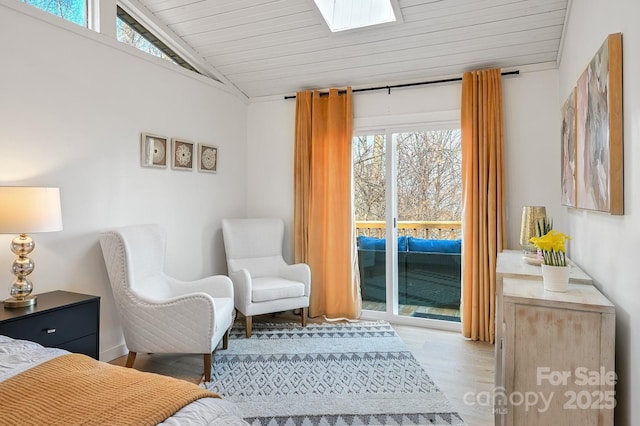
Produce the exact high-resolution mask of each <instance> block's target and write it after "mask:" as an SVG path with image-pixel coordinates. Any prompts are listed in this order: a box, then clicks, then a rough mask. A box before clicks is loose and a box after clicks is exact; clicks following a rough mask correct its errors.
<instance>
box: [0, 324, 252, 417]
mask: <svg viewBox="0 0 640 426" xmlns="http://www.w3.org/2000/svg"><path fill="white" fill-rule="evenodd" d="M68 353H69V352H67V351H65V350H63V349H55V348H45V347H43V346H41V345H39V344H37V343H35V342H30V341H26V340H15V339H12V338H10V337H7V336H2V335H0V382H2V381H4V380H7V379H8V378H10V377H13V376H15V375H16V374H20V373H21V372H23V371H25V370H28V369H29V368H32V367H35V366H36V365H38V364H41V363H43V362H45V361H48V360H50V359H53V358H55V357H58V356H60V355H64V354H68ZM248 424H249V423H247V422H245V421H244V420H242V416H241V413H240V411H239V410H238V408H237V406H236V405H235V404H233V403H232V402H229V401H226V400H224V399H220V398H202V399H199V400H197V401H194V402H192V403H191V404H188V405H186V406H185V407H183V408H182V409H180V410H179V411H177V412H176V413H175V414H174V415H173V416H171V417H169V418H168V419H167V420H165V421H164V422H162V423H160V425H162V426H203V425H206V426H246V425H248Z"/></svg>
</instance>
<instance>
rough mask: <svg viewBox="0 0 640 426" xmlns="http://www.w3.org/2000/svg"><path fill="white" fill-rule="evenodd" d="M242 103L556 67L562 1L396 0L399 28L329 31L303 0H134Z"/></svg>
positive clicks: (309, 2)
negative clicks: (483, 71)
mask: <svg viewBox="0 0 640 426" xmlns="http://www.w3.org/2000/svg"><path fill="white" fill-rule="evenodd" d="M142 3H143V5H144V6H145V7H146V8H147V9H149V11H150V12H151V13H153V15H154V16H155V18H156V19H157V20H159V21H161V22H163V23H164V24H166V25H167V26H168V27H169V28H170V29H171V30H172V31H173V32H174V33H175V34H176V35H177V36H178V37H180V38H181V39H182V40H183V41H184V42H186V43H187V44H188V45H189V46H190V47H192V48H193V49H194V50H195V51H196V52H197V53H198V55H200V56H201V57H202V58H203V59H204V60H206V61H207V62H208V63H209V64H211V65H212V66H213V67H214V68H215V69H216V70H217V71H218V72H219V73H221V74H222V75H224V77H225V78H226V79H227V80H228V81H230V82H231V83H232V84H234V85H235V86H236V87H237V88H238V89H239V90H240V91H242V92H243V93H244V94H245V95H246V96H247V97H249V98H254V97H261V96H269V95H288V94H294V93H295V92H296V91H298V90H303V89H314V88H328V87H344V86H347V85H351V86H353V87H365V86H367V85H387V84H395V83H406V82H416V81H422V80H428V79H433V78H440V77H446V76H453V75H455V76H459V75H460V74H461V73H462V72H464V71H468V70H471V69H479V68H487V67H500V68H513V67H518V66H523V65H530V64H540V63H545V64H553V65H555V63H556V60H557V56H558V50H559V48H560V46H561V38H562V34H563V26H564V22H565V15H566V12H567V3H568V0H398V4H399V8H400V10H401V14H402V22H399V23H394V24H387V25H384V26H378V27H369V28H366V29H360V30H354V31H346V32H339V33H333V34H332V33H331V32H330V31H329V29H328V28H327V26H326V24H325V22H324V20H323V19H322V16H321V15H320V13H319V12H318V11H317V10H316V9H315V5H314V4H313V1H312V0H142Z"/></svg>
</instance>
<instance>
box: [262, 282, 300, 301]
mask: <svg viewBox="0 0 640 426" xmlns="http://www.w3.org/2000/svg"><path fill="white" fill-rule="evenodd" d="M303 296H304V284H302V283H301V282H297V281H291V280H287V279H285V278H280V277H262V278H254V279H253V291H252V293H251V299H252V302H254V303H258V302H266V301H269V300H278V299H288V298H291V297H303Z"/></svg>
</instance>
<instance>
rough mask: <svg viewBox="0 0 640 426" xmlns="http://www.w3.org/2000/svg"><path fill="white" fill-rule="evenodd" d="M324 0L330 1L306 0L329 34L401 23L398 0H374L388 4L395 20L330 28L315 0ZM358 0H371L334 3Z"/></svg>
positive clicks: (366, 1)
mask: <svg viewBox="0 0 640 426" xmlns="http://www.w3.org/2000/svg"><path fill="white" fill-rule="evenodd" d="M324 1H330V0H308V2H309V3H310V5H311V7H312V9H313V11H314V13H315V14H316V15H317V16H318V18H319V19H320V20H321V21H322V26H323V27H324V28H325V29H326V30H327V32H328V33H329V34H331V35H338V34H342V33H347V34H348V33H353V32H358V31H363V30H371V29H378V28H381V27H385V26H389V25H397V24H401V23H403V22H404V21H403V19H402V13H401V12H400V6H399V5H398V0H376V1H385V2H387V3H388V4H389V6H390V10H391V11H392V12H393V14H394V16H395V20H393V21H381V22H378V23H370V24H365V25H360V26H347V27H338V28H332V27H331V24H330V23H329V20H328V19H327V18H325V16H324V14H323V12H322V10H321V6H319V5H318V3H317V2H324ZM358 1H362V2H363V3H365V4H366V3H369V2H371V1H373V0H336V1H335V3H338V4H340V5H344V4H345V3H346V2H351V3H353V2H358Z"/></svg>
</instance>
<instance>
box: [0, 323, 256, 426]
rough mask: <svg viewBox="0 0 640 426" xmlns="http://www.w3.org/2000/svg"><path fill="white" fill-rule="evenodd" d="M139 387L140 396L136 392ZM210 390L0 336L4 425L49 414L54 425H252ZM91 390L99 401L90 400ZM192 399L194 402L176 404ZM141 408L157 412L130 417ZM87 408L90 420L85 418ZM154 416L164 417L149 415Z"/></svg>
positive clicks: (0, 404) (30, 421) (1, 421)
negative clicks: (110, 402)
mask: <svg viewBox="0 0 640 426" xmlns="http://www.w3.org/2000/svg"><path fill="white" fill-rule="evenodd" d="M77 379H79V381H78V382H76V381H75V380H77ZM126 381H128V382H126ZM124 383H129V384H127V385H126V386H125V385H124ZM121 384H122V386H121V387H118V386H119V385H121ZM136 386H139V387H140V392H139V393H140V395H137V394H136V395H134V394H135V392H136V390H135V389H136ZM67 387H68V388H67ZM110 389H112V390H110ZM167 390H170V391H167ZM206 392H207V391H206V390H204V389H202V388H200V387H199V386H197V385H195V384H191V383H187V382H184V381H182V380H178V379H173V378H170V377H164V376H160V375H157V374H152V373H143V372H140V371H137V370H134V369H129V368H124V367H118V366H115V365H110V364H107V363H104V362H100V361H96V360H94V359H92V358H90V357H87V356H85V355H80V354H71V353H70V352H67V351H65V350H63V349H56V348H46V347H43V346H41V345H39V344H37V343H34V342H30V341H26V340H16V339H12V338H10V337H6V336H2V335H0V412H1V413H3V415H2V416H0V424H7V425H10V424H18V423H19V424H21V425H27V424H42V423H41V422H42V418H40V419H38V417H37V416H39V415H46V416H47V421H46V424H50V425H54V424H60V425H62V424H64V425H70V424H100V423H103V424H104V423H108V424H122V425H125V424H136V425H139V424H159V425H163V426H178V425H180V426H183V425H193V426H196V425H197V426H199V425H211V426H223V425H224V426H236V425H248V423H246V422H245V421H244V420H242V417H241V413H240V412H239V410H238V408H237V407H236V406H235V405H234V404H233V403H232V402H229V401H226V400H224V399H222V398H220V397H215V395H213V394H210V393H209V394H206ZM93 393H95V399H96V401H97V402H91V401H92V394H93ZM183 394H184V395H183ZM201 394H202V395H201ZM74 395H75V396H74ZM185 398H186V399H185ZM189 398H190V399H192V402H188V403H186V405H184V406H182V408H177V411H176V409H175V408H173V407H174V405H175V406H177V405H180V404H182V402H181V401H183V400H187V399H189ZM98 400H99V401H98ZM104 400H113V401H114V402H115V404H114V405H113V406H111V407H109V408H108V410H107V409H105V408H104V406H102V405H101V404H103V401H104ZM157 404H159V405H157ZM156 405H157V406H156ZM143 409H148V410H152V411H153V415H152V416H147V415H145V416H144V419H145V420H144V422H140V421H139V420H136V421H132V420H131V419H134V418H136V417H135V416H136V415H140V410H143ZM83 411H84V415H86V416H89V418H90V420H89V422H87V421H86V419H85V420H81V419H82V416H83ZM165 413H167V414H165ZM11 416H14V417H13V418H12V417H11ZM167 416H168V417H167ZM153 417H157V418H162V419H163V420H161V421H155V420H150V419H151V418H153ZM101 419H103V420H101ZM104 419H108V420H104Z"/></svg>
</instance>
